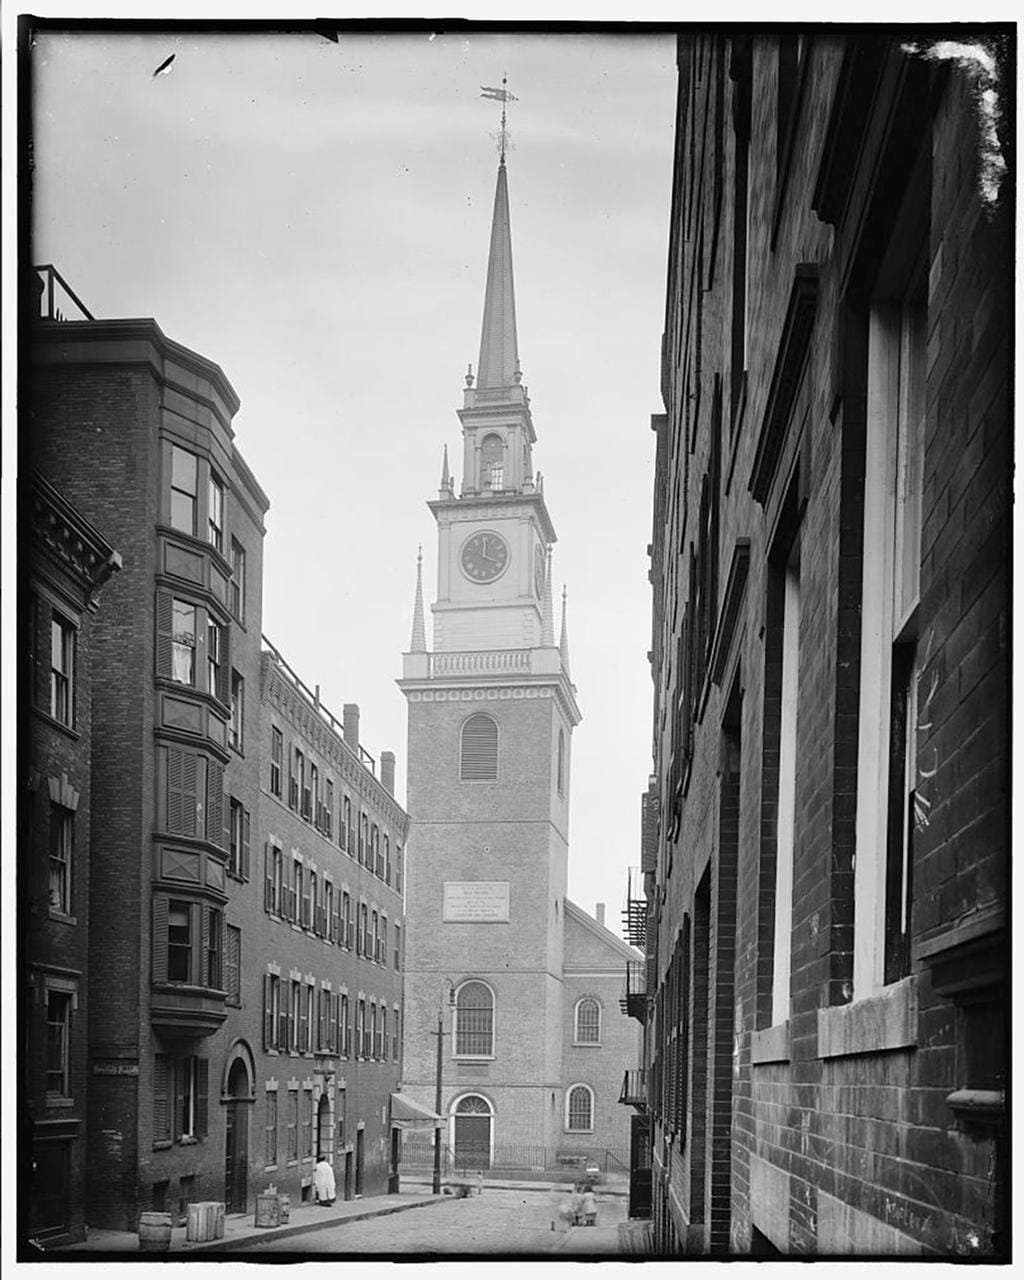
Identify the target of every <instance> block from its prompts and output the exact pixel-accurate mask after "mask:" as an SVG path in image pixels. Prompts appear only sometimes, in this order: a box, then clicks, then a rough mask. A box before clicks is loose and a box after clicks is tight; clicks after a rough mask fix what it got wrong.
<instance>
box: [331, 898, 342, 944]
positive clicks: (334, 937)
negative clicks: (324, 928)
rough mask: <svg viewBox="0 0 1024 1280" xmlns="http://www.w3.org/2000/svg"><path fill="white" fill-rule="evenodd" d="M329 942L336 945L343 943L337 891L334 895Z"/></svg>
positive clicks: (339, 902)
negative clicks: (336, 943)
mask: <svg viewBox="0 0 1024 1280" xmlns="http://www.w3.org/2000/svg"><path fill="white" fill-rule="evenodd" d="M331 941H332V942H338V943H344V941H345V939H344V938H343V937H342V936H341V894H340V893H339V892H338V891H337V890H335V894H334V911H333V914H332V916H331Z"/></svg>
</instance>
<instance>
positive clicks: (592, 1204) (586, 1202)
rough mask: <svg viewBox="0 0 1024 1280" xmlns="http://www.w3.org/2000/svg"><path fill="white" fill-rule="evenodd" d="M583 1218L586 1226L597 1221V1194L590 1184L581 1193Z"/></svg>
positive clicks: (590, 1225)
mask: <svg viewBox="0 0 1024 1280" xmlns="http://www.w3.org/2000/svg"><path fill="white" fill-rule="evenodd" d="M583 1220H584V1222H585V1223H586V1224H587V1226H588V1227H592V1226H593V1225H594V1223H595V1222H597V1196H596V1195H595V1194H594V1188H593V1187H592V1186H588V1187H587V1189H586V1191H584V1193H583Z"/></svg>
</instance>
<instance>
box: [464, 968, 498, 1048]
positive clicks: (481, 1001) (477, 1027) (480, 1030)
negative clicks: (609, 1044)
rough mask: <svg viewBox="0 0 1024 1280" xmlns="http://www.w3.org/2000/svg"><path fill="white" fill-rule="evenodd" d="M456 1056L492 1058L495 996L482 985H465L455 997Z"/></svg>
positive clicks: (472, 983)
mask: <svg viewBox="0 0 1024 1280" xmlns="http://www.w3.org/2000/svg"><path fill="white" fill-rule="evenodd" d="M455 1056H456V1057H460V1058H461V1057H467V1058H492V1057H493V1056H494V993H493V992H492V991H491V989H490V987H489V986H487V984H486V983H483V982H464V983H463V984H462V986H461V987H459V989H458V991H457V992H456V995H455Z"/></svg>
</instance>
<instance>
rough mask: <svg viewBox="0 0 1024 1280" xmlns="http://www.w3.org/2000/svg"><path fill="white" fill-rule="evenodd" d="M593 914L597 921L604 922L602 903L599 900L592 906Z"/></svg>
mask: <svg viewBox="0 0 1024 1280" xmlns="http://www.w3.org/2000/svg"><path fill="white" fill-rule="evenodd" d="M594 915H595V916H597V923H598V924H602V925H603V924H604V903H603V902H599V903H598V904H597V906H596V907H595V908H594Z"/></svg>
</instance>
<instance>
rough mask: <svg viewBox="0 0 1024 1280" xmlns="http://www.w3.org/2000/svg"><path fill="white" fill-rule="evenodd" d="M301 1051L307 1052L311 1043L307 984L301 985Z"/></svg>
mask: <svg viewBox="0 0 1024 1280" xmlns="http://www.w3.org/2000/svg"><path fill="white" fill-rule="evenodd" d="M298 994H299V1052H300V1053H305V1051H306V1046H307V1045H308V1043H309V999H308V997H307V995H306V984H305V983H303V984H302V986H301V987H299V993H298Z"/></svg>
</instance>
